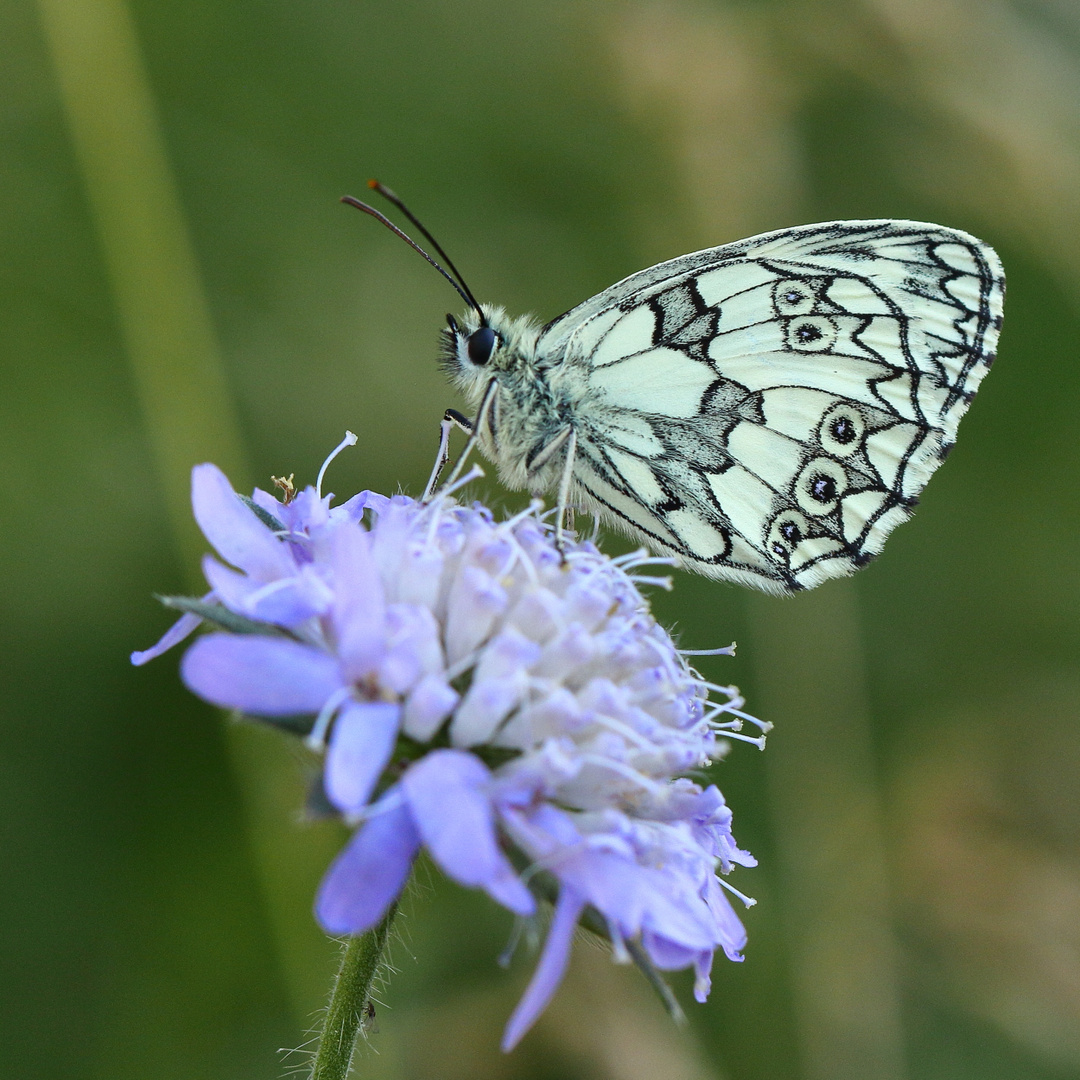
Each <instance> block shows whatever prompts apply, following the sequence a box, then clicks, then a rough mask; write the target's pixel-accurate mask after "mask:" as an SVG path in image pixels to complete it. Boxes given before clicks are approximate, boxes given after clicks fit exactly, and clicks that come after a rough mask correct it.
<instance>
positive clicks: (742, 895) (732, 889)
mask: <svg viewBox="0 0 1080 1080" xmlns="http://www.w3.org/2000/svg"><path fill="white" fill-rule="evenodd" d="M716 880H717V881H719V882H720V884H721V885H722V886H723V887H724V888H725V889H727V891H728V892H729V893H731V894H732V895H734V896H737V897H738V898H739V899H740V900H741V901H742V902H743V903H744V904H745V905H746V906H747V907H753V906H754V905H755V904H756V903H757V901H756V900H755V899H754V898H753V897H752V896H747V895H746V893H743V892H739V890H738V889H736V888H735V886H734V885H729V884H728V883H727V881H726V880H725V879H724V878H722V877H721V876H720V875H719V874H717V875H716Z"/></svg>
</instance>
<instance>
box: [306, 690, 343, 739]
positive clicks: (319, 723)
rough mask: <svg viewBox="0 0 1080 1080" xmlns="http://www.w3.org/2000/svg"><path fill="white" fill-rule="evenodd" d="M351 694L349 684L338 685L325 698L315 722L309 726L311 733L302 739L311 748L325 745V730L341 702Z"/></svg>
mask: <svg viewBox="0 0 1080 1080" xmlns="http://www.w3.org/2000/svg"><path fill="white" fill-rule="evenodd" d="M351 695H352V687H351V686H341V687H338V689H337V690H335V691H334V692H333V693H332V694H331V695H330V696H329V697H328V698H327V699H326V704H325V705H323V707H322V708H321V709H320V710H319V715H318V716H316V717H315V723H314V724H313V725H312V727H311V734H310V735H308V737H307V738H306V739H305V740H304V742H305V743H306V744H307V746H308V747H310V748H311V749H312V750H322V749H323V747H325V746H326V732H327V730H328V729H329V727H330V721H331V720H333V719H334V714H335V713H336V712H337V711H338V708H339V707H340V706H341V703H342V702H343V701H345V700H347V699H348V698H349V697H350V696H351Z"/></svg>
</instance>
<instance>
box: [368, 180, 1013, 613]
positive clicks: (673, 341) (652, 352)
mask: <svg viewBox="0 0 1080 1080" xmlns="http://www.w3.org/2000/svg"><path fill="white" fill-rule="evenodd" d="M372 186H373V187H375V188H376V190H379V191H380V193H381V194H384V195H386V196H387V197H388V198H390V199H391V201H393V202H395V205H398V206H399V207H400V208H401V209H402V210H403V211H404V212H405V213H406V214H407V216H408V217H409V218H410V220H411V221H413V223H414V224H415V225H417V227H418V228H420V229H421V231H422V232H423V233H424V235H425V236H426V237H427V238H428V239H429V240H430V241H431V242H432V244H434V245H435V248H436V250H438V252H439V254H440V255H442V256H443V258H444V259H446V261H447V263H448V264H449V265H450V267H451V269H452V270H453V271H454V273H455V274H456V275H457V278H458V282H460V283H461V287H458V282H455V281H454V280H453V279H452V278H450V277H449V275H448V274H446V272H445V271H442V272H443V273H444V276H446V277H447V278H448V280H450V281H451V283H452V284H454V285H455V288H458V291H459V293H461V295H462V296H463V297H464V298H465V300H466V302H467V303H468V304H469V310H468V311H467V313H466V314H465V316H464V317H463V318H461V319H460V320H458V319H455V318H454V317H453V316H447V319H448V329H447V330H444V331H443V337H442V363H443V366H444V368H445V369H446V371H447V372H448V374H449V376H450V378H451V380H452V382H453V383H454V384H455V385H456V386H457V388H458V389H459V390H460V391H461V392H462V394H463V395H464V397H465V398H466V400H467V401H468V402H469V404H470V406H471V407H472V409H473V419H471V420H469V419H467V418H465V417H464V416H462V415H461V414H459V413H456V412H454V411H453V410H448V411H447V414H446V419H445V421H444V427H443V447H444V449H443V453H442V459H443V460H445V444H446V438H447V430H448V425H449V424H451V423H454V424H457V425H458V426H460V427H463V428H464V429H465V430H466V431H468V432H469V440H470V441H469V444H467V448H468V447H471V445H473V444H475V445H477V446H478V447H479V449H480V450H481V452H483V453H484V454H485V456H487V457H488V458H489V459H490V460H491V461H493V462H494V463H495V465H496V467H497V469H498V472H499V476H500V478H501V479H502V481H503V482H504V483H505V484H506V485H507V486H509V487H511V488H526V489H528V490H529V491H530V492H532V493H534V494H545V493H551V492H554V493H555V495H556V500H557V506H558V508H559V512H558V515H557V520H558V522H559V525H560V529H561V523H562V517H563V512H564V511H565V509H566V508H569V507H574V508H581V509H583V510H586V511H589V512H591V513H593V514H595V515H597V516H598V517H599V518H600V519H602V520H604V521H606V522H608V523H610V524H612V525H614V526H615V527H616V528H618V529H620V530H621V531H623V532H625V533H627V534H629V535H630V536H632V537H635V538H637V539H640V540H642V541H644V542H645V543H646V544H647V545H648V546H649V547H650V548H651V549H653V550H654V551H660V552H663V553H665V554H668V555H671V556H673V557H674V560H675V562H676V563H677V564H678V565H681V566H683V567H685V568H687V569H691V570H695V571H697V572H699V573H701V574H705V575H707V576H708V577H713V578H720V579H724V580H728V581H736V582H739V583H741V584H744V585H750V586H754V587H757V588H759V589H763V590H765V591H767V592H772V593H786V592H795V591H798V590H801V589H805V588H810V587H812V586H815V585H818V584H820V583H821V582H822V581H825V580H826V579H828V578H832V577H842V576H845V575H847V574H851V573H853V572H854V571H855V570H857V569H858V568H859V567H861V566H863V565H864V564H865V563H867V562H868V561H869V560H870V559H871V558H873V556H875V555H876V554H878V552H879V551H881V548H882V546H883V545H884V543H885V540H886V538H887V537H888V535H889V533H890V532H891V531H892V530H893V529H894V528H895V527H896V526H897V525H899V524H900V523H901V522H902V521H905V520H907V518H909V517H910V516H911V513H912V511H913V509H914V507H915V505H916V502H917V500H918V497H919V494H920V493H921V492H922V490H923V488H924V487H925V486H926V483H927V481H928V480H929V479H930V476H931V474H932V473H933V472H934V470H935V469H936V468H937V467H938V466H939V465H940V464H941V462H942V461H943V460H944V458H945V456H946V454H947V453H948V452H949V450H950V449H951V447H952V445H953V443H954V441H955V439H956V429H957V425H958V424H959V422H960V419H961V417H962V416H963V415H964V413H965V412H966V411H967V408H968V405H969V404H970V403H971V399H972V397H973V396H974V394H975V391H976V390H977V389H978V387H979V384H980V382H981V381H982V379H983V376H984V375H985V374H986V372H987V371H988V370H989V368H990V365H991V363H992V361H993V359H994V351H995V348H996V344H997V338H998V333H999V331H1000V328H1001V319H1002V302H1003V297H1004V287H1005V283H1004V276H1003V272H1002V267H1001V262H1000V260H999V259H998V257H997V255H996V254H995V252H994V251H993V249H991V248H990V247H989V246H988V245H986V244H984V243H983V242H982V241H980V240H977V239H976V238H975V237H973V236H970V235H968V234H967V233H964V232H961V231H959V230H956V229H949V228H945V227H943V226H941V225H933V224H928V223H925V222H918V221H902V220H891V219H883V220H873V221H832V222H825V223H822V224H816V225H801V226H798V227H796V228H790V229H781V230H778V231H776V232H769V233H764V234H762V235H760V236H754V237H750V238H749V239H747V240H740V241H738V242H736V243H732V244H725V245H723V246H721V247H715V248H708V249H706V250H704V251H698V252H694V253H693V254H689V255H683V256H681V257H679V258H676V259H671V260H669V261H667V262H662V263H658V264H657V265H656V266H652V267H649V268H648V269H645V270H641V271H639V272H638V273H636V274H632V275H630V277H627V278H625V279H624V280H622V281H620V282H618V283H616V284H615V285H612V286H611V287H610V288H607V289H605V290H604V291H603V292H600V293H598V294H597V295H596V296H594V297H592V298H591V299H589V300H586V301H585V302H584V303H582V304H579V305H578V306H577V307H575V308H572V309H571V310H570V311H567V312H566V313H565V314H563V315H560V316H559V317H558V318H556V319H553V320H552V321H551V322H549V323H547V324H546V325H544V326H540V325H539V324H538V323H537V322H536V321H534V320H532V319H530V318H527V317H526V318H517V319H514V318H510V317H508V316H507V315H506V314H505V312H504V311H503V310H502V309H501V308H497V307H490V306H487V305H480V304H478V303H477V302H476V300H475V299H474V298H473V296H472V293H471V292H469V290H468V289H467V287H465V286H464V282H463V280H462V279H461V277H460V274H457V270H456V268H454V267H453V264H452V263H451V262H450V260H449V259H448V258H446V255H445V253H444V252H443V251H442V249H441V248H439V246H438V244H437V243H436V242H435V241H434V239H433V238H432V237H431V235H430V234H429V233H428V232H427V230H425V229H424V228H423V226H421V225H420V223H419V222H418V221H416V219H415V218H414V217H413V216H412V214H411V213H409V211H408V210H407V209H406V208H405V207H404V204H402V203H401V201H400V200H399V199H398V198H397V196H395V195H394V194H393V192H389V189H386V188H383V187H382V185H377V184H375V183H373V184H372ZM347 201H350V202H353V205H359V206H360V207H361V208H362V209H366V210H367V211H368V212H370V213H373V214H375V216H377V217H379V218H380V219H382V220H383V221H384V223H386V224H389V222H387V221H386V219H385V218H383V217H382V215H381V214H379V213H378V211H374V210H372V209H371V208H370V207H366V206H365V204H357V203H356V202H355V201H354V200H347ZM391 228H394V230H395V231H397V232H399V235H402V236H404V234H402V233H400V230H397V228H396V226H392V225H391ZM405 239H407V240H408V238H407V237H405ZM409 242H410V243H412V241H409ZM413 246H414V247H415V246H416V245H415V244H414V245H413ZM418 250H419V249H418ZM421 254H424V255H425V257H426V258H428V259H429V261H431V262H433V263H434V260H433V259H431V258H430V256H427V254H426V253H425V252H423V251H421ZM436 266H437V264H436ZM437 268H438V269H440V270H442V268H441V267H437ZM460 463H461V459H459V465H460ZM434 475H435V474H433V478H434Z"/></svg>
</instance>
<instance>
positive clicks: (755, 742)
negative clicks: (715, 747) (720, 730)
mask: <svg viewBox="0 0 1080 1080" xmlns="http://www.w3.org/2000/svg"><path fill="white" fill-rule="evenodd" d="M724 738H725V739H736V740H737V741H738V742H746V743H750V745H751V746H756V747H757V748H758V749H759V750H764V749H765V736H764V735H758V736H757V738H754V737H752V736H750V735H740V734H739V733H738V732H735V731H728V732H725V734H724Z"/></svg>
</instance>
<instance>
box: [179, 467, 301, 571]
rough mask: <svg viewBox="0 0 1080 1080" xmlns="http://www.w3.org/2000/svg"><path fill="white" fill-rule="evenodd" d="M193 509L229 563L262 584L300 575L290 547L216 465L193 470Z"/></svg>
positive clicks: (201, 524) (207, 533) (205, 531)
mask: <svg viewBox="0 0 1080 1080" xmlns="http://www.w3.org/2000/svg"><path fill="white" fill-rule="evenodd" d="M191 506H192V509H193V510H194V511H195V520H196V521H197V522H198V523H199V528H200V529H202V531H203V535H204V536H205V537H206V539H207V540H209V541H210V543H211V544H213V546H214V548H215V550H216V551H217V553H218V554H219V555H220V556H221V557H222V558H223V559H224V560H225V561H226V562H230V563H232V565H233V566H238V567H239V568H240V569H241V570H245V571H246V572H247V573H249V574H251V575H252V577H256V578H258V579H259V580H260V581H273V580H274V579H275V578H278V577H287V576H288V575H290V574H293V573H295V572H296V567H295V564H294V563H293V560H292V556H291V555H290V554H289V549H288V547H287V546H286V545H285V544H282V543H281V541H280V540H278V539H277V538H276V537H275V536H274V534H273V532H271V531H270V529H268V528H267V527H266V526H265V525H264V524H263V523H262V522H261V521H260V520H259V519H258V518H257V517H256V516H255V514H254V513H253V512H252V511H251V509H250V508H248V507H247V506H245V505H244V504H243V503H242V502H241V501H240V496H239V495H237V494H236V492H235V491H233V489H232V484H230V483H229V480H228V477H226V475H225V474H224V473H223V472H222V471H221V470H220V469H219V468H218V467H217V466H216V465H211V464H209V462H207V463H205V464H203V465H196V466H195V468H194V469H192V470H191Z"/></svg>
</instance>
